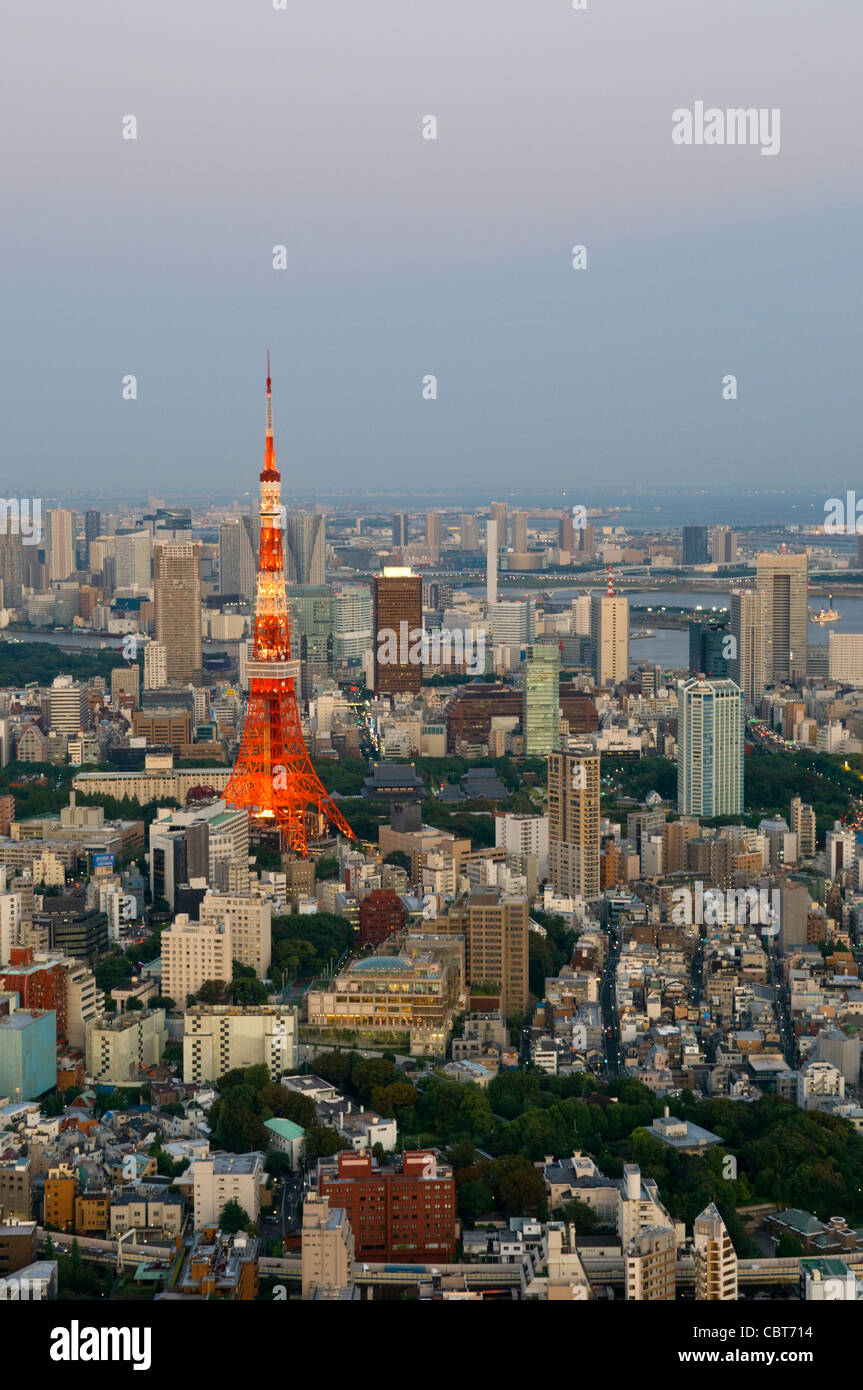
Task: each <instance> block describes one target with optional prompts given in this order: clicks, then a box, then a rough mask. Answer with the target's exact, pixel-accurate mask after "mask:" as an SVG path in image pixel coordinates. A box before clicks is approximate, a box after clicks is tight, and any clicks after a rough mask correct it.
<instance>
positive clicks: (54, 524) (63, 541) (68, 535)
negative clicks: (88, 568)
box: [46, 507, 75, 583]
mask: <svg viewBox="0 0 863 1390" xmlns="http://www.w3.org/2000/svg"><path fill="white" fill-rule="evenodd" d="M47 521H48V532H47V546H46V548H47V551H48V577H49V579H50V580H51V582H52V583H54V582H55V581H57V580H62V579H68V578H69V575H70V574H71V573H72V571H73V570H74V568H75V513H74V512H70V511H66V510H65V509H64V508H62V507H55V508H53V509H52V510H51V511H49V512H48V517H47Z"/></svg>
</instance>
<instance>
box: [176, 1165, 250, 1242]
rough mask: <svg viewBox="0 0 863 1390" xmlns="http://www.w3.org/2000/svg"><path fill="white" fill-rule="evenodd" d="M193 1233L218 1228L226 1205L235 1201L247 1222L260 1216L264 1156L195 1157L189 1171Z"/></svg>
mask: <svg viewBox="0 0 863 1390" xmlns="http://www.w3.org/2000/svg"><path fill="white" fill-rule="evenodd" d="M189 1174H190V1179H191V1183H192V1194H193V1201H194V1217H193V1220H194V1225H195V1230H196V1231H200V1230H202V1229H203V1228H204V1227H208V1226H216V1227H217V1226H218V1225H219V1221H220V1220H221V1215H222V1211H223V1210H224V1208H225V1206H226V1204H227V1203H228V1202H237V1203H239V1205H240V1206H241V1207H242V1208H243V1211H245V1212H248V1215H249V1220H250V1221H257V1220H258V1218H259V1216H260V1214H261V1188H262V1186H263V1185H264V1183H265V1182H266V1174H265V1173H264V1155H263V1154H262V1153H257V1152H252V1153H245V1154H233V1153H215V1154H209V1155H208V1157H207V1158H196V1159H195V1161H194V1162H193V1163H192V1164H191V1166H190V1169H189Z"/></svg>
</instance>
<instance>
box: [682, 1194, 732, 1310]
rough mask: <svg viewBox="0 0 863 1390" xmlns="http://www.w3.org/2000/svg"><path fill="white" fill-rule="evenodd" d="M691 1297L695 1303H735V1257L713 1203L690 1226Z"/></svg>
mask: <svg viewBox="0 0 863 1390" xmlns="http://www.w3.org/2000/svg"><path fill="white" fill-rule="evenodd" d="M692 1229H693V1237H694V1239H693V1245H694V1247H695V1297H696V1299H698V1300H699V1302H702V1301H707V1302H711V1303H715V1302H725V1303H727V1302H734V1301H736V1300H737V1254H736V1252H735V1249H734V1246H733V1245H732V1244H731V1237H730V1235H729V1234H728V1228H727V1226H726V1225H725V1222H724V1221H723V1220H722V1217H721V1216H720V1215H719V1210H718V1208H717V1207H716V1206H714V1204H713V1202H711V1203H710V1205H709V1206H707V1207H705V1208H704V1211H703V1212H702V1213H701V1215H700V1216H696V1218H695V1221H694V1223H693V1228H692Z"/></svg>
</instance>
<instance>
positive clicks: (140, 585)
mask: <svg viewBox="0 0 863 1390" xmlns="http://www.w3.org/2000/svg"><path fill="white" fill-rule="evenodd" d="M152 555H153V537H152V535H151V534H150V532H149V531H126V532H120V533H119V535H117V536H115V537H114V586H115V588H117V589H151V588H152V585H153V580H152V576H151V563H152Z"/></svg>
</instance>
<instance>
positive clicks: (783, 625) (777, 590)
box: [755, 551, 809, 681]
mask: <svg viewBox="0 0 863 1390" xmlns="http://www.w3.org/2000/svg"><path fill="white" fill-rule="evenodd" d="M755 573H756V580H755V585H756V588H757V590H758V592H759V594H763V596H764V671H765V677H766V679H767V680H768V681H770V680H773V681H783V680H795V679H798V678H799V677H800V676H805V674H806V634H807V627H806V624H807V622H808V620H809V613H808V610H807V606H806V589H807V584H808V565H807V559H806V555H805V554H802V555H789V554H786V553H785V552H784V551H781V552H776V553H773V552H763V553H762V554H760V555H759V556H758V558H757V561H756V571H755Z"/></svg>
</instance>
